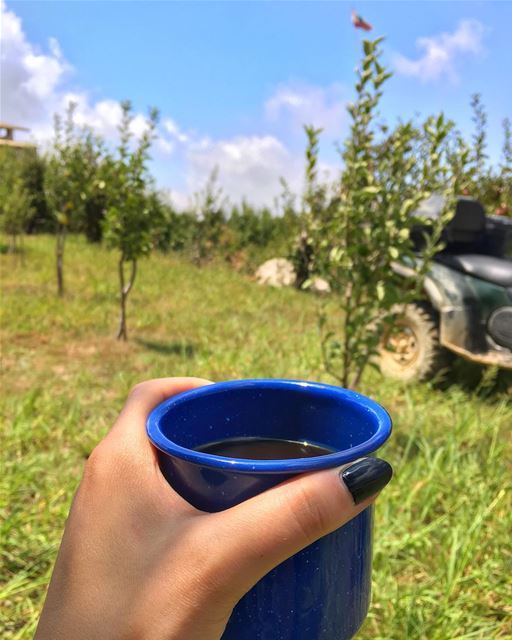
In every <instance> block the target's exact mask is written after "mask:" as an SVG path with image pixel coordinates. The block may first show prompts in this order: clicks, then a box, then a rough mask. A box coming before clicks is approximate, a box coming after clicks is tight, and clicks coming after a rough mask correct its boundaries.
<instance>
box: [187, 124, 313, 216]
mask: <svg viewBox="0 0 512 640" xmlns="http://www.w3.org/2000/svg"><path fill="white" fill-rule="evenodd" d="M187 159H188V169H189V171H188V179H187V186H188V188H189V191H190V192H193V191H197V190H199V189H200V188H201V187H202V186H203V185H204V184H205V182H206V180H207V178H208V176H209V175H210V173H211V172H212V171H213V170H214V169H215V167H219V184H220V185H221V186H222V187H223V189H224V192H225V193H226V194H228V195H229V196H230V198H231V199H232V200H234V201H239V200H241V199H242V198H244V197H247V198H248V199H249V200H250V202H252V203H253V204H255V205H271V204H272V202H273V199H274V198H275V197H276V196H277V195H278V194H279V193H280V191H281V186H280V183H279V178H280V177H281V176H282V177H284V178H285V179H286V180H288V181H289V183H290V186H291V187H292V188H294V189H297V188H300V181H301V171H302V158H300V157H299V158H297V157H295V156H293V155H292V154H291V153H290V152H289V151H288V149H287V148H286V147H285V146H284V145H283V144H282V143H281V142H280V141H279V140H278V139H277V138H275V137H273V136H270V135H266V136H238V137H234V138H231V139H228V140H217V141H212V140H207V139H203V140H201V141H199V143H197V144H192V145H191V146H190V148H189V150H188V154H187Z"/></svg>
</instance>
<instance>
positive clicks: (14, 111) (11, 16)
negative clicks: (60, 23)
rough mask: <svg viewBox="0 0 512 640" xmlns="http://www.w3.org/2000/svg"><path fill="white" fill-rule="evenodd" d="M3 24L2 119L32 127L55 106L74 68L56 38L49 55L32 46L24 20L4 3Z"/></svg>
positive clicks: (0, 88) (1, 56) (2, 5)
mask: <svg viewBox="0 0 512 640" xmlns="http://www.w3.org/2000/svg"><path fill="white" fill-rule="evenodd" d="M1 21H2V36H1V37H2V47H1V55H0V64H1V65H2V73H1V78H0V83H1V84H0V93H1V102H0V110H1V113H2V118H3V119H4V120H7V121H13V122H14V123H15V124H18V123H20V124H25V123H30V124H31V123H33V122H34V121H39V120H41V119H43V118H44V117H45V116H46V113H47V111H48V108H49V107H50V108H51V106H53V105H54V104H55V94H56V91H57V89H58V87H59V85H61V83H62V81H63V79H64V78H65V77H66V76H68V75H69V74H70V72H71V71H72V67H71V66H70V65H69V64H68V62H67V61H66V60H65V59H64V57H63V55H62V52H61V50H60V47H59V44H58V42H57V41H56V40H55V39H54V38H50V39H49V41H48V50H47V51H46V52H44V51H41V50H39V49H38V48H37V47H35V46H33V45H32V44H31V43H30V42H29V41H28V40H27V38H26V36H25V34H24V33H23V30H22V28H21V20H20V19H19V18H18V16H17V15H16V14H15V13H14V12H13V11H9V9H7V7H6V6H5V3H4V2H2V3H1Z"/></svg>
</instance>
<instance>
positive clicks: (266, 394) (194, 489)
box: [147, 380, 391, 640]
mask: <svg viewBox="0 0 512 640" xmlns="http://www.w3.org/2000/svg"><path fill="white" fill-rule="evenodd" d="M147 432H148V435H149V438H150V440H151V442H152V443H153V445H154V446H155V447H156V448H157V450H158V456H159V463H160V468H161V470H162V473H163V475H164V476H165V478H166V479H167V481H168V482H169V484H170V485H171V486H172V487H173V488H174V489H175V490H176V491H177V492H178V493H179V494H181V496H183V497H184V498H185V499H186V500H187V501H188V502H189V503H190V504H192V505H193V506H195V507H196V508H198V509H201V510H203V511H209V512H213V511H222V510H223V509H229V507H232V506H234V505H236V504H238V503H240V502H242V501H243V500H247V499H248V498H251V497H253V496H255V495H257V494H258V493H261V492H262V491H265V490H266V489H269V488H270V487H272V486H274V485H276V484H278V483H280V482H283V481H284V480H287V479H289V478H290V477H291V476H294V475H296V474H299V473H304V472H311V471H316V470H320V469H327V468H331V467H332V468H334V467H338V466H340V465H343V464H346V463H348V462H352V461H353V460H356V459H358V458H361V457H363V456H367V455H368V454H370V453H371V452H372V451H375V450H376V449H378V448H379V447H380V446H381V445H382V444H383V443H384V442H385V441H386V440H387V438H388V437H389V435H390V433H391V419H390V417H389V415H388V414H387V412H386V411H385V410H384V409H383V408H382V407H381V406H380V405H379V404H377V403H376V402H374V401H373V400H370V399H369V398H366V397H365V396H362V395H360V394H358V393H355V392H353V391H348V390H346V389H341V388H340V387H335V386H331V385H325V384H320V383H317V382H305V381H300V380H236V381H230V382H220V383H217V384H212V385H207V386H204V387H200V388H197V389H193V390H191V391H185V392H184V393H180V394H178V395H176V396H173V397H172V398H168V399H167V400H165V401H164V402H162V403H161V404H160V405H158V406H157V407H156V408H155V409H154V410H153V411H152V412H151V414H150V415H149V417H148V421H147ZM245 437H258V438H279V439H284V440H295V441H308V442H311V443H316V444H320V445H324V446H325V447H326V448H330V449H332V450H333V451H334V453H331V454H327V455H323V456H317V457H312V458H300V459H299V458H298V459H289V460H250V459H241V458H228V457H222V456H216V455H212V454H209V453H204V452H200V451H196V450H195V449H196V448H197V447H200V446H201V445H205V444H207V443H209V442H215V441H218V440H222V439H227V438H245ZM262 526H268V527H271V526H272V523H271V522H269V523H266V524H265V523H262ZM371 557H372V507H369V508H367V509H365V510H364V511H363V512H362V513H360V514H359V515H358V516H356V517H355V518H354V519H353V520H351V521H350V522H348V523H347V524H346V525H344V526H343V527H341V528H340V529H338V530H337V531H335V532H334V533H331V534H329V535H327V536H325V537H324V538H322V539H321V540H319V541H317V542H315V543H314V544H312V545H310V546H309V547H306V548H305V549H303V550H302V551H301V552H299V553H297V554H296V555H294V556H293V557H291V558H290V559H288V560H286V561H285V562H283V563H282V564H280V565H279V566H278V567H276V568H275V569H274V570H272V571H271V572H270V573H268V574H267V575H266V576H265V577H264V578H263V579H262V580H260V581H259V582H258V584H257V585H256V586H255V587H254V588H253V589H251V590H250V591H249V592H248V593H247V594H246V595H245V596H244V597H243V598H242V599H241V600H240V602H239V603H238V604H237V606H236V607H235V609H234V610H233V613H232V615H231V617H230V619H229V622H228V625H227V627H226V630H225V632H224V634H223V636H222V640H348V639H349V638H352V637H353V636H354V634H355V633H356V631H357V630H358V629H359V627H360V626H361V624H362V623H363V621H364V619H365V617H366V614H367V612H368V606H369V602H370V586H371Z"/></svg>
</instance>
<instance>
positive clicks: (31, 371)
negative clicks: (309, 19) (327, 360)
mask: <svg viewBox="0 0 512 640" xmlns="http://www.w3.org/2000/svg"><path fill="white" fill-rule="evenodd" d="M0 260H1V265H2V314H3V315H2V322H1V339H2V356H3V367H2V381H1V382H2V390H3V392H2V399H1V416H2V448H1V456H2V462H1V465H2V466H1V469H2V471H1V479H0V482H1V485H0V498H1V504H0V508H1V514H0V516H1V521H2V524H1V532H0V536H1V540H2V569H1V581H2V586H1V587H0V600H1V612H0V615H1V617H0V635H1V637H2V638H4V639H8V638H9V639H12V638H30V637H31V634H32V633H33V631H34V627H35V623H36V620H37V617H38V612H39V609H40V606H41V602H42V598H43V595H44V591H45V586H46V584H47V581H48V578H49V575H50V571H51V567H52V562H53V560H54V558H55V553H56V550H57V545H58V543H59V539H60V536H61V533H62V528H63V525H64V521H65V517H66V514H67V511H68V508H69V504H70V500H71V497H72V495H73V492H74V490H75V488H76V486H77V483H78V482H79V479H80V474H81V469H82V466H83V462H84V459H85V458H86V456H87V455H88V453H89V452H90V451H91V449H92V448H93V446H94V444H95V443H96V442H97V441H98V439H99V438H101V436H102V435H103V434H104V433H105V432H106V431H107V429H108V428H109V426H110V425H111V424H112V421H113V419H114V417H115V415H116V413H117V411H118V410H119V409H120V407H121V405H122V403H123V400H124V398H125V396H126V393H127V391H128V389H129V388H130V386H131V385H132V384H134V383H135V382H137V381H140V380H143V379H147V378H151V377H156V376H167V375H198V376H204V377H207V378H211V379H213V380H221V379H227V378H238V377H263V376H268V377H290V378H311V379H317V380H325V381H329V382H330V381H331V380H329V378H328V377H327V376H325V374H323V372H322V367H321V362H320V357H319V352H318V342H317V333H316V324H315V305H316V302H315V300H314V299H313V298H312V297H310V296H307V295H305V294H300V293H297V292H296V291H293V290H274V289H267V288H262V287H259V286H257V285H256V284H254V283H253V282H251V280H250V279H249V278H248V277H246V276H242V275H239V274H237V273H235V272H233V271H232V270H230V269H228V268H227V267H226V266H224V265H222V264H214V265H210V266H208V267H207V268H203V269H197V268H195V267H193V266H191V265H190V264H188V263H186V262H185V261H183V260H181V259H179V258H176V257H173V256H154V257H152V258H150V259H148V260H146V261H144V262H142V263H141V265H140V272H139V279H138V281H137V282H136V285H135V288H134V290H133V293H132V295H131V297H130V300H129V326H128V330H129V337H130V341H129V342H128V343H127V344H120V343H118V342H116V341H115V340H114V338H113V336H114V333H115V330H116V324H117V306H116V285H117V282H116V269H115V256H114V255H112V254H108V253H106V252H105V251H104V250H102V249H101V248H98V247H92V246H87V245H86V244H85V243H83V242H82V241H80V240H78V239H75V238H71V239H70V241H69V244H68V246H67V253H66V279H67V289H68V293H67V295H66V297H65V298H64V299H63V300H59V299H57V298H56V296H55V293H54V292H55V282H54V266H53V243H52V241H51V239H50V238H43V237H41V238H29V239H28V241H27V255H26V259H25V264H24V265H22V264H21V263H20V261H19V259H18V258H17V257H16V256H11V255H2V256H0ZM465 368H466V367H465V366H462V365H459V366H458V369H457V372H456V374H457V376H459V378H460V379H461V380H462V379H463V378H464V375H465ZM361 390H362V391H363V392H366V393H368V394H369V395H371V396H372V397H374V398H376V399H377V400H378V401H380V402H382V403H383V404H384V405H385V406H386V407H387V408H388V410H389V411H390V413H391V415H392V416H393V419H394V423H395V427H394V432H393V435H392V438H391V440H390V441H389V443H388V444H387V445H386V446H385V447H384V448H383V450H382V455H383V456H385V457H386V458H387V459H388V460H389V461H390V462H391V463H392V464H393V466H394V467H395V472H396V476H395V478H394V480H393V482H392V484H391V485H390V486H389V487H388V488H387V489H386V490H385V492H384V493H383V495H382V497H381V499H380V500H379V503H378V507H377V510H376V530H375V558H374V587H373V604H372V608H371V612H370V615H369V617H368V620H367V622H366V623H365V625H364V627H363V630H362V631H361V632H360V634H359V636H358V638H359V639H360V640H361V639H367V640H370V639H372V640H404V639H405V640H409V639H410V640H412V639H418V640H419V639H425V640H455V639H457V640H462V639H468V640H469V639H470V638H471V639H474V638H475V639H476V638H481V639H482V640H484V639H485V640H488V639H491V638H512V604H511V603H512V589H511V584H510V575H511V569H512V545H511V540H512V537H511V531H512V516H511V514H512V504H511V491H510V490H511V476H512V462H511V461H512V451H511V449H512V447H511V444H510V442H511V427H512V406H511V403H510V401H509V400H510V398H508V402H507V397H506V395H505V393H504V392H499V391H495V392H491V391H490V390H489V388H487V387H484V389H483V390H482V391H480V392H478V393H477V392H476V391H475V389H474V385H473V390H472V388H471V385H469V384H468V383H462V382H459V381H458V378H457V377H456V376H454V377H453V379H451V378H450V380H449V384H445V385H444V389H443V390H441V389H440V388H439V386H437V387H435V386H429V385H417V386H411V387H405V386H403V385H400V384H398V383H394V382H391V381H388V380H384V379H382V378H381V377H380V376H378V374H376V373H373V372H372V373H370V374H369V375H368V376H367V378H366V379H365V380H364V383H363V387H362V389H361ZM311 640H314V639H311Z"/></svg>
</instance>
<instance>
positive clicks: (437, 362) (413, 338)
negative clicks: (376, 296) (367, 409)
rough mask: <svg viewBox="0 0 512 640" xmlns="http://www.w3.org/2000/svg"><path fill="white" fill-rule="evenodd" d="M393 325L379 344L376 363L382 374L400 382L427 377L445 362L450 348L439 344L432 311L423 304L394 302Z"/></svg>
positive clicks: (445, 364)
mask: <svg viewBox="0 0 512 640" xmlns="http://www.w3.org/2000/svg"><path fill="white" fill-rule="evenodd" d="M396 311H397V315H396V321H395V323H394V328H393V329H390V330H388V331H387V332H386V333H385V334H384V336H383V338H382V340H381V344H380V349H379V355H378V358H377V364H378V365H379V367H380V370H381V372H382V373H383V375H385V376H388V377H390V378H395V379H396V380H402V381H404V382H412V381H420V380H430V379H431V378H433V377H434V376H435V375H436V374H437V373H438V372H439V371H440V370H441V369H443V368H445V367H446V366H448V364H449V362H450V356H451V354H450V352H449V351H448V350H447V349H444V348H443V347H442V346H441V345H440V344H439V329H438V323H437V321H436V317H435V314H434V311H433V310H432V309H431V308H430V307H429V306H428V305H426V304H419V303H414V304H407V305H405V308H404V307H403V306H402V305H397V309H396Z"/></svg>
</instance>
